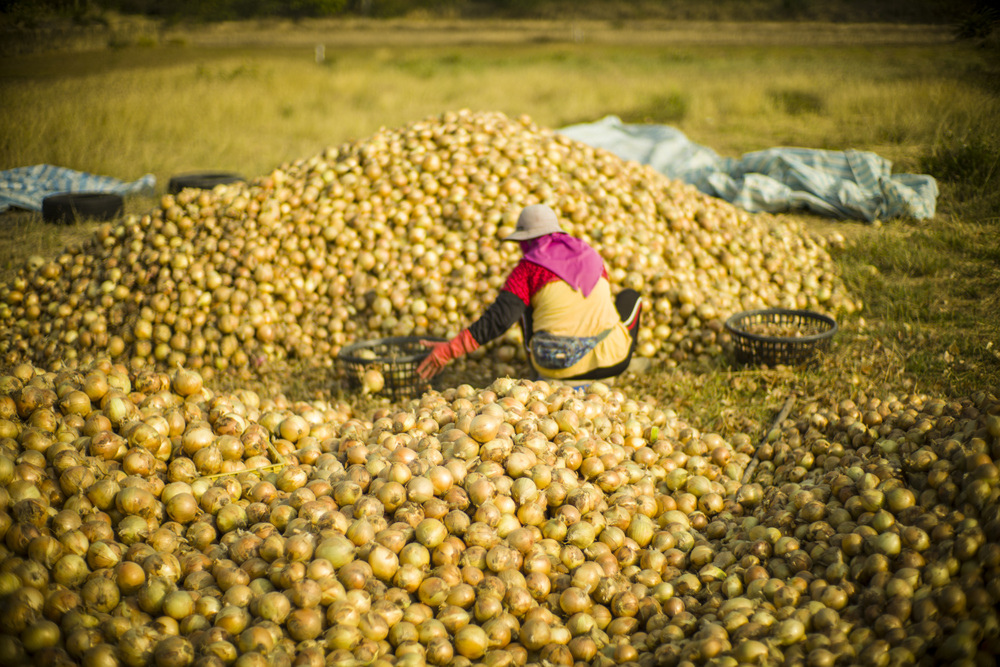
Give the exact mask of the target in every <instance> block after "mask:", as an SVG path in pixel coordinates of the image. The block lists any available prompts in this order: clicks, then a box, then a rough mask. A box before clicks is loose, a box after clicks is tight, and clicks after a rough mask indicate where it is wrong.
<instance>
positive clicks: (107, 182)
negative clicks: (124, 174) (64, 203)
mask: <svg viewBox="0 0 1000 667" xmlns="http://www.w3.org/2000/svg"><path fill="white" fill-rule="evenodd" d="M155 187H156V177H155V176H153V175H152V174H146V175H145V176H143V177H142V178H140V179H139V180H137V181H132V182H126V181H121V180H119V179H117V178H111V177H109V176H98V175H96V174H88V173H86V172H82V171H74V170H72V169H66V168H64V167H54V166H52V165H50V164H37V165H35V166H33V167H18V168H16V169H8V170H7V171H0V213H2V212H3V211H6V210H7V209H8V208H11V207H12V206H13V207H17V208H23V209H25V210H28V211H41V210H42V200H43V199H45V198H46V197H48V196H49V195H58V194H64V193H67V192H104V193H109V194H118V195H122V196H125V195H130V194H142V193H145V194H150V195H151V194H153V190H154V188H155Z"/></svg>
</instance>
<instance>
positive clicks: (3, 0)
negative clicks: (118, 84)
mask: <svg viewBox="0 0 1000 667" xmlns="http://www.w3.org/2000/svg"><path fill="white" fill-rule="evenodd" d="M998 2H1000V0H877V1H873V0H0V14H6V15H8V17H10V16H13V15H15V14H25V13H28V12H30V13H32V14H35V15H36V16H37V15H41V14H51V15H53V16H62V17H69V18H75V19H77V20H87V19H91V20H93V19H94V18H95V17H98V16H100V13H101V12H102V11H114V12H118V13H120V14H126V15H142V16H147V17H150V18H156V19H162V20H166V21H170V22H176V21H225V20H238V19H254V18H290V19H305V18H323V17H351V16H363V17H371V18H391V17H405V16H424V17H453V18H488V17H494V18H547V19H558V18H568V17H575V18H581V19H582V18H601V19H610V20H615V19H619V20H641V19H643V18H658V19H676V20H682V19H701V20H713V19H716V20H718V19H729V20H770V21H782V20H825V21H855V22H856V21H866V22H890V23H950V24H956V23H959V22H961V21H963V20H964V21H967V22H968V21H969V20H970V17H972V21H973V24H974V25H973V26H972V29H977V28H981V27H982V26H981V25H979V24H981V23H986V24H992V23H993V22H994V21H995V20H996V14H995V11H996V6H997V4H998Z"/></svg>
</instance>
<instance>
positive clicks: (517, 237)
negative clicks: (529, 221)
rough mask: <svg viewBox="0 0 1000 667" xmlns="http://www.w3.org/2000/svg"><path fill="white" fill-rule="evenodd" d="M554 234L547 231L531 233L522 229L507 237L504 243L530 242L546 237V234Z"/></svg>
mask: <svg viewBox="0 0 1000 667" xmlns="http://www.w3.org/2000/svg"><path fill="white" fill-rule="evenodd" d="M551 233H552V232H545V231H541V232H539V231H535V232H531V231H528V230H527V229H522V230H521V231H519V232H514V233H513V234H511V235H510V236H508V237H506V238H505V239H504V241H530V240H531V239H537V238H538V237H539V236H545V235H546V234H551Z"/></svg>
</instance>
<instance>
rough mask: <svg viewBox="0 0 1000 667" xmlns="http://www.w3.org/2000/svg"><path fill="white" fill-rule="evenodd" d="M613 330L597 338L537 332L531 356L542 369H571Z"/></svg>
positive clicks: (532, 339) (533, 336) (532, 340)
mask: <svg viewBox="0 0 1000 667" xmlns="http://www.w3.org/2000/svg"><path fill="white" fill-rule="evenodd" d="M609 333H611V329H607V330H606V331H602V332H601V333H599V334H598V335H596V336H584V337H576V336H556V335H555V334H551V333H549V332H548V331H536V332H535V333H534V335H532V337H531V343H530V347H531V356H532V357H533V358H534V360H535V363H536V364H538V365H539V366H541V367H542V368H552V369H563V368H569V367H570V366H572V365H573V364H575V363H576V362H578V361H580V360H581V359H583V357H584V356H585V355H586V354H587V353H588V352H590V351H591V350H593V349H594V348H595V347H597V344H598V343H600V342H601V341H602V340H604V339H605V338H607V337H608V334H609Z"/></svg>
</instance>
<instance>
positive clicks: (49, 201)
mask: <svg viewBox="0 0 1000 667" xmlns="http://www.w3.org/2000/svg"><path fill="white" fill-rule="evenodd" d="M124 208H125V200H124V199H122V196H121V195H116V194H112V193H108V192H67V193H65V194H61V195H50V196H48V197H46V198H45V199H43V200H42V219H43V220H45V221H46V222H53V223H58V224H64V225H68V224H72V223H74V222H77V221H79V220H113V219H114V218H117V217H118V216H120V215H121V214H122V211H123V210H124Z"/></svg>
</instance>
